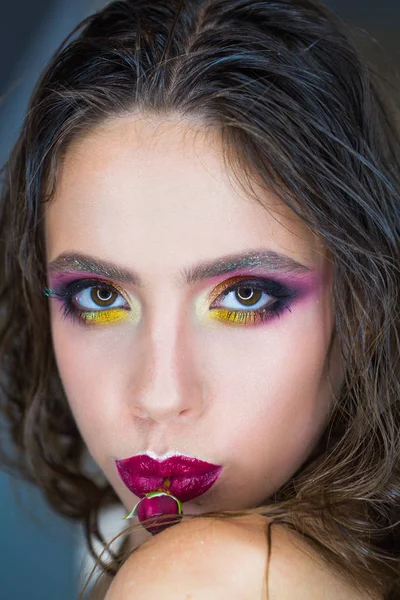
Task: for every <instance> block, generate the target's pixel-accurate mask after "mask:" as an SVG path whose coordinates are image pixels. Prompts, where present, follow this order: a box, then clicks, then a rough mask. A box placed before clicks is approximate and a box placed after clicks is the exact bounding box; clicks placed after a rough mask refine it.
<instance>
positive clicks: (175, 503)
mask: <svg viewBox="0 0 400 600" xmlns="http://www.w3.org/2000/svg"><path fill="white" fill-rule="evenodd" d="M170 483H171V482H170V480H169V479H168V478H167V479H166V480H165V481H164V485H163V486H162V487H161V488H159V489H158V490H157V491H155V492H149V493H148V494H146V495H145V497H144V498H141V500H139V502H138V503H137V504H136V506H135V507H134V508H133V510H132V512H131V513H129V515H127V516H126V517H124V519H131V518H132V517H135V516H137V517H138V519H139V521H140V523H142V524H143V527H144V528H145V529H146V530H147V531H148V532H149V533H151V534H152V535H155V534H156V533H159V532H160V531H162V530H163V529H166V528H167V527H171V526H172V525H176V523H177V522H179V521H180V520H181V519H182V502H181V501H180V500H179V499H178V498H176V497H175V496H173V495H172V494H170V493H169V492H168V488H169V486H170ZM172 516H175V517H176V518H175V519H173V520H172V519H171V517H172ZM150 518H151V519H152V521H151V523H144V521H146V520H147V519H150ZM165 521H167V523H166V522H165ZM171 521H172V522H171Z"/></svg>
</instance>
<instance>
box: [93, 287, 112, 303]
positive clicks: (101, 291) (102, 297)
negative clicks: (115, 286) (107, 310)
mask: <svg viewBox="0 0 400 600" xmlns="http://www.w3.org/2000/svg"><path fill="white" fill-rule="evenodd" d="M90 297H91V299H92V300H93V302H94V303H95V304H97V305H98V306H109V304H112V303H113V302H114V301H115V299H116V297H117V292H113V291H112V290H109V289H106V288H101V287H94V288H92V291H91V292H90Z"/></svg>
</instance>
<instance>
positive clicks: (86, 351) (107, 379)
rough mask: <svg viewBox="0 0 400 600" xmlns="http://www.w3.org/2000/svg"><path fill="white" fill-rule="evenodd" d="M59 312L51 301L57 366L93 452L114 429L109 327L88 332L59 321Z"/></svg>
mask: <svg viewBox="0 0 400 600" xmlns="http://www.w3.org/2000/svg"><path fill="white" fill-rule="evenodd" d="M58 310H59V309H58V308H57V306H56V303H55V302H54V303H53V305H52V306H51V308H50V316H51V327H52V339H53V347H54V352H55V357H56V362H57V367H58V371H59V375H60V379H61V382H62V384H63V387H64V390H65V393H66V396H67V399H68V403H69V405H70V407H71V410H72V413H73V415H74V418H75V421H76V423H77V426H78V428H79V430H80V433H81V435H82V438H83V439H84V441H85V443H86V445H87V446H88V448H89V450H90V451H92V450H95V449H96V445H97V442H98V441H99V440H104V435H105V433H107V432H112V431H113V430H114V421H113V420H110V415H109V414H108V412H107V407H109V406H110V402H113V403H114V405H115V397H114V396H115V393H114V395H113V386H112V385H111V382H112V381H114V380H115V374H114V373H113V369H114V368H115V360H113V352H112V351H111V349H109V345H108V340H109V338H110V335H109V333H108V334H107V329H108V328H104V329H103V331H100V328H99V330H98V331H90V332H88V331H85V330H84V328H83V327H82V326H80V325H79V324H78V323H76V324H72V323H70V322H68V321H64V320H61V319H60V316H59V314H58ZM94 453H95V454H96V453H97V452H96V450H95V452H94ZM92 454H93V452H92Z"/></svg>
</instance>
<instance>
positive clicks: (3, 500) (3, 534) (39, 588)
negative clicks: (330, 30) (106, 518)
mask: <svg viewBox="0 0 400 600" xmlns="http://www.w3.org/2000/svg"><path fill="white" fill-rule="evenodd" d="M149 1H151V0H149ZM165 1H167V0H165ZM326 3H327V4H328V5H329V6H331V8H333V9H334V10H335V11H336V12H338V13H339V14H341V15H342V16H343V17H345V18H347V19H349V20H350V22H351V23H352V24H354V25H357V26H359V27H361V28H365V29H366V30H368V31H369V32H370V33H372V34H373V35H374V36H375V38H376V41H377V46H376V47H377V51H378V44H379V45H380V46H381V47H382V50H380V53H381V57H380V61H382V60H383V61H385V60H387V61H391V62H392V64H396V63H398V62H399V57H400V55H399V49H400V48H399V46H400V42H399V39H400V35H399V33H400V31H399V30H400V2H399V1H398V0H381V1H380V2H379V3H377V2H375V0H369V1H366V0H329V1H328V0H327V2H326ZM103 4H105V0H12V1H11V2H8V1H7V2H6V0H3V2H2V6H1V7H0V97H1V96H3V101H2V102H1V104H0V132H1V135H0V163H1V164H2V163H3V162H4V161H5V160H6V157H7V154H8V152H9V151H10V149H11V147H12V144H13V142H14V140H15V137H16V135H17V132H18V129H19V127H20V124H21V121H22V118H23V114H24V111H25V108H26V104H27V101H28V97H29V94H30V92H31V90H32V88H33V85H34V82H35V80H36V78H37V76H38V74H39V73H40V71H41V69H42V68H43V66H44V65H45V63H46V62H47V60H48V58H49V57H50V55H51V54H52V52H53V51H54V50H55V49H56V47H57V46H58V44H59V43H60V42H61V41H62V39H63V38H64V37H65V36H66V35H67V34H68V33H69V32H70V30H71V29H72V28H73V27H74V26H75V25H76V24H77V23H78V22H79V21H80V20H81V19H82V18H84V17H85V16H86V15H87V14H89V13H91V12H93V11H94V10H96V9H97V8H99V7H100V6H102V5H103ZM385 52H386V58H385ZM373 58H374V57H373ZM75 544H76V530H75V529H74V528H73V527H71V525H70V524H69V523H67V522H66V521H64V520H62V519H60V518H58V517H57V516H56V515H55V514H54V513H53V512H51V511H50V510H49V509H48V507H47V506H46V504H45V502H44V501H43V499H42V498H41V496H40V494H39V493H38V492H37V491H36V490H34V489H32V488H31V487H30V486H27V485H22V484H20V483H19V482H16V481H13V482H12V481H11V479H10V478H9V477H8V476H7V475H5V474H1V473H0V597H1V598H4V599H6V600H22V599H24V600H55V599H57V600H71V599H74V598H77V585H76V582H77V574H76V572H75V568H74V550H75V548H74V546H75Z"/></svg>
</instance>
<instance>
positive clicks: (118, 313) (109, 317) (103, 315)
mask: <svg viewBox="0 0 400 600" xmlns="http://www.w3.org/2000/svg"><path fill="white" fill-rule="evenodd" d="M130 312H131V311H128V310H118V309H116V308H113V309H112V310H93V311H90V312H84V313H83V315H84V319H85V322H86V323H95V324H96V325H111V324H113V323H117V322H118V321H124V320H125V319H128V318H129V314H130Z"/></svg>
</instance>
